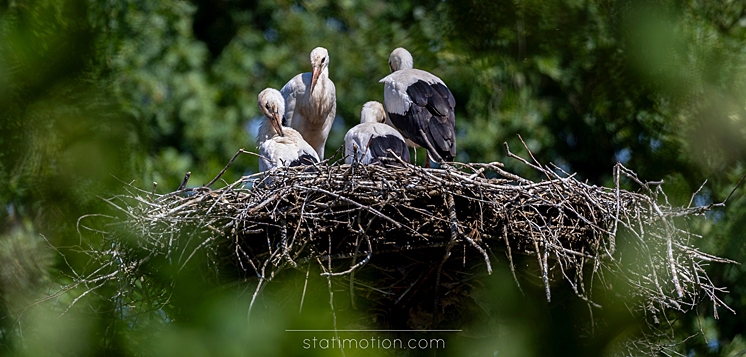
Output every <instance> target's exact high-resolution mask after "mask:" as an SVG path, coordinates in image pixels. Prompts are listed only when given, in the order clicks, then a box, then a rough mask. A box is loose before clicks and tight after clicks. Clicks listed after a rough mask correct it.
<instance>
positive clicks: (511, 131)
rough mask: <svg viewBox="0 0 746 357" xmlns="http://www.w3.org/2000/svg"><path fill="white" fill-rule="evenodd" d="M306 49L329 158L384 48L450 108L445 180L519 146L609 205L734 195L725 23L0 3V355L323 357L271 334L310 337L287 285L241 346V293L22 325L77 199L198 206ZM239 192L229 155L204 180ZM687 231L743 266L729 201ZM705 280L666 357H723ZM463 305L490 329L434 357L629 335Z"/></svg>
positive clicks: (323, 312) (527, 304) (505, 304)
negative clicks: (447, 94)
mask: <svg viewBox="0 0 746 357" xmlns="http://www.w3.org/2000/svg"><path fill="white" fill-rule="evenodd" d="M315 46H324V47H326V48H327V49H329V52H330V62H331V63H330V67H329V68H330V77H331V78H332V80H333V81H334V82H335V83H336V87H337V88H338V93H337V102H338V109H337V115H338V117H337V120H336V122H335V126H334V128H333V131H332V134H331V136H330V138H329V141H328V144H327V152H330V153H331V152H334V150H335V149H336V148H338V147H339V146H340V145H341V143H342V137H343V135H344V133H345V131H346V129H347V128H349V127H351V126H352V125H353V124H355V123H356V122H357V121H358V119H359V118H358V115H359V112H360V108H361V106H362V104H363V103H364V102H366V101H368V100H379V101H380V100H381V99H382V96H381V92H382V86H381V84H379V83H378V82H377V81H378V79H380V78H382V77H384V76H385V75H386V74H387V71H388V67H387V58H388V55H389V53H390V51H391V50H392V49H393V48H395V47H398V46H403V47H406V48H408V49H409V50H410V51H411V52H412V53H413V55H414V57H415V66H416V67H418V68H422V69H426V70H429V71H431V72H433V73H435V74H436V75H438V76H439V77H440V78H442V79H443V80H444V81H445V82H446V83H447V84H448V85H449V88H451V90H452V91H453V93H454V95H455V97H456V101H457V129H458V151H459V153H458V156H457V160H459V161H505V162H506V165H507V166H508V167H509V168H510V169H511V170H513V171H515V172H517V173H519V174H522V175H528V176H531V175H534V173H532V172H530V171H527V169H526V168H525V167H524V166H520V165H517V164H516V163H515V162H513V161H509V160H505V152H504V150H503V148H502V143H503V142H508V143H509V144H510V147H511V149H512V150H513V151H515V152H522V153H523V152H524V150H523V148H522V144H521V143H520V140H519V139H518V137H517V135H521V136H522V137H523V138H524V139H525V141H526V144H527V145H528V147H529V148H530V149H531V151H532V152H533V154H534V155H535V156H536V157H537V158H538V159H539V160H540V161H542V162H545V163H546V162H550V161H551V162H554V163H556V164H557V165H558V166H559V167H561V168H562V169H564V170H566V171H567V172H577V173H578V175H579V177H582V178H584V179H587V180H589V181H591V182H593V183H596V184H606V185H609V184H611V173H612V170H611V168H612V166H613V164H614V163H615V162H616V161H621V162H623V163H624V164H625V165H626V166H627V167H629V168H630V169H632V170H635V171H637V172H638V173H639V175H640V177H642V178H644V179H649V180H658V179H663V180H665V181H666V185H665V186H664V187H665V188H667V189H668V191H667V192H668V193H669V198H670V199H671V201H672V202H674V203H677V204H681V205H686V204H688V202H689V199H690V195H691V193H693V192H694V191H696V190H697V189H698V188H699V186H700V185H701V184H702V182H703V181H704V180H705V179H707V180H708V183H707V185H706V186H705V188H704V189H702V191H701V192H700V194H699V195H698V196H697V197H695V199H694V203H695V204H708V203H710V202H717V201H722V200H723V199H725V197H727V196H728V195H729V193H730V192H731V190H732V189H733V187H734V185H735V183H736V182H737V181H738V179H739V178H740V177H741V175H743V174H744V172H746V167H744V163H745V162H746V125H745V121H746V4H744V3H743V2H739V1H721V2H710V1H705V0H655V1H635V0H590V1H588V0H586V1H579V0H529V1H518V0H514V1H501V2H497V1H487V0H467V1H450V0H447V1H422V2H417V1H406V0H405V1H384V0H368V1H355V0H345V1H340V2H332V1H326V0H307V1H297V2H296V1H286V0H282V1H277V2H274V1H266V0H259V1H244V2H242V1H237V0H217V1H207V0H194V1H177V0H165V1H158V2H151V1H144V0H125V1H117V0H104V1H86V0H66V1H55V0H37V1H29V0H16V1H13V0H6V1H0V132H2V134H0V203H1V204H2V207H0V220H2V221H3V222H4V223H3V225H2V227H0V228H1V230H0V262H2V264H0V294H2V304H3V305H2V307H0V351H2V352H0V353H2V354H6V353H9V354H16V355H32V356H33V355H53V354H63V355H95V354H102V355H143V354H145V355H159V356H160V355H174V356H175V355H178V356H183V355H195V356H196V355H207V354H214V355H247V354H261V355H286V354H301V353H311V354H317V355H327V354H329V351H323V350H316V351H307V350H303V349H302V348H300V347H299V346H300V342H299V340H298V337H297V336H295V335H292V334H289V333H286V332H284V329H286V328H293V327H297V326H303V328H330V323H331V322H330V319H331V317H330V314H329V307H328V302H327V301H328V296H327V295H326V294H327V293H326V289H325V287H324V286H325V284H326V281H325V280H323V279H320V280H312V281H311V283H310V284H317V285H319V286H321V287H322V288H321V290H319V291H318V292H317V293H316V294H315V295H309V296H316V297H311V298H308V300H306V301H305V305H304V306H305V308H304V313H303V314H302V315H298V314H297V313H296V312H295V311H296V310H295V309H296V308H297V307H298V306H299V298H300V297H299V295H297V289H298V286H299V284H302V281H303V279H302V277H297V279H296V278H288V279H287V280H286V281H284V282H282V283H278V284H277V286H276V287H273V288H268V291H267V292H266V296H265V297H264V298H263V300H262V301H261V305H262V308H261V309H259V312H258V314H259V316H258V317H257V320H258V321H262V323H263V325H262V326H263V327H262V328H257V327H251V328H250V327H248V326H247V325H246V316H245V311H246V310H247V306H248V302H247V301H246V293H245V292H244V291H242V290H240V289H236V291H232V290H230V289H227V291H226V289H218V288H217V287H216V286H215V285H214V282H210V279H202V278H201V277H200V276H190V275H188V274H181V275H180V278H179V279H181V280H179V281H177V282H176V285H177V288H176V289H175V290H174V295H173V296H172V299H171V300H169V301H168V302H167V303H163V305H161V307H160V308H158V309H155V310H154V311H149V312H147V313H141V314H138V312H137V311H135V310H134V309H133V310H132V311H129V310H126V309H124V310H123V309H120V308H116V307H115V306H114V304H113V300H112V297H113V296H114V294H115V290H116V287H109V288H104V289H101V290H98V291H97V292H96V293H95V294H93V293H92V294H87V295H84V296H83V298H82V299H81V300H80V301H78V302H77V304H76V305H75V306H74V308H73V309H70V311H67V312H66V313H65V314H64V315H62V317H59V316H60V313H61V312H63V311H65V307H66V306H68V305H69V304H70V303H71V302H72V300H73V299H75V297H77V296H80V295H82V294H83V293H84V292H85V291H87V288H86V287H83V286H79V287H76V288H75V289H74V290H72V291H70V292H69V293H68V294H64V295H62V296H55V297H54V298H53V299H49V300H47V301H46V302H44V303H42V304H34V302H35V301H37V300H38V299H40V298H42V297H44V296H47V295H48V294H51V293H53V292H55V291H57V289H58V288H59V287H60V286H64V285H66V284H69V283H70V281H69V279H68V278H66V276H68V275H70V274H73V270H74V269H84V268H85V267H86V264H89V263H90V262H89V261H88V260H87V257H86V256H85V255H84V254H79V252H77V250H76V249H71V248H70V247H73V246H83V247H85V246H88V245H89V244H91V245H95V242H80V241H79V235H78V233H77V226H76V222H77V220H78V218H79V217H80V216H82V215H84V214H90V213H97V214H108V213H110V211H111V208H110V207H109V206H107V204H106V203H105V202H104V201H103V200H101V199H100V197H107V196H110V195H112V194H113V193H116V192H121V190H122V186H123V182H133V181H134V182H135V185H136V186H140V187H142V188H143V189H146V190H149V189H150V187H151V183H152V182H154V181H155V182H158V187H157V189H158V191H159V192H168V191H171V190H173V189H175V188H176V187H177V186H178V184H179V183H180V181H181V179H182V177H183V176H184V174H185V173H186V172H187V171H191V172H192V176H191V180H190V185H201V184H203V183H206V182H207V181H209V180H210V179H211V178H212V177H214V175H215V174H216V173H217V172H218V171H219V170H220V169H221V168H222V167H223V166H224V165H225V163H227V161H228V159H229V158H230V157H231V156H232V155H233V154H234V153H235V152H236V151H237V150H238V149H239V148H246V149H250V150H253V149H254V146H255V144H254V139H253V137H252V135H253V134H252V133H251V128H252V127H253V126H255V123H254V119H255V118H256V117H258V115H259V112H258V110H257V108H256V104H255V103H256V94H257V93H259V91H261V90H262V89H263V88H265V87H274V88H280V87H282V85H284V83H285V82H286V81H287V80H288V79H289V78H291V77H292V76H293V75H295V74H297V73H299V72H305V71H308V70H309V63H308V53H309V51H310V50H311V49H312V48H313V47H315ZM523 155H525V154H523ZM420 159H422V158H420ZM255 170H256V158H255V157H251V156H247V155H244V156H242V157H240V158H239V159H238V160H237V161H236V163H235V164H234V165H233V166H232V167H231V168H230V169H229V171H228V172H227V173H226V175H225V176H224V177H223V178H224V179H225V180H226V181H229V182H231V181H233V180H235V179H237V178H239V177H240V176H241V175H242V174H244V173H247V172H253V171H255ZM707 218H708V219H702V220H697V221H694V222H692V224H691V226H692V229H695V230H697V231H699V232H701V233H702V234H703V235H704V237H705V238H704V239H702V240H700V241H697V242H692V243H693V244H697V245H699V246H701V247H702V248H703V249H704V251H706V252H709V253H712V254H715V255H721V256H725V257H728V258H731V259H734V260H736V261H739V262H744V261H746V259H745V258H746V246H745V245H744V243H743V242H744V240H743V239H742V232H744V229H746V227H745V226H744V224H745V223H744V222H746V199H744V198H743V188H741V189H739V190H737V191H736V192H735V194H734V195H733V196H732V197H731V198H730V200H729V201H728V205H727V207H726V208H725V209H719V210H716V211H714V212H713V213H712V214H711V215H709V216H708V217H707ZM47 242H49V243H47ZM52 247H54V249H52ZM55 249H56V250H55ZM58 252H59V253H58ZM63 255H64V257H66V258H67V259H66V260H65V259H63V258H62V256H63ZM195 264H197V263H195ZM710 268H711V270H710V273H711V274H712V276H713V277H714V278H716V279H717V281H715V283H716V285H720V286H727V287H728V288H729V289H730V291H731V293H730V294H728V295H726V296H725V298H724V300H725V302H726V303H728V304H729V305H730V306H731V307H732V308H734V309H735V310H736V312H737V313H739V314H736V315H734V314H731V313H729V312H727V311H725V310H724V309H722V308H720V309H718V312H719V316H720V319H719V320H714V319H713V318H712V316H713V311H712V307H711V306H702V307H701V308H700V309H699V310H698V311H697V313H696V314H695V313H691V314H688V315H686V316H675V317H676V318H677V319H678V321H677V323H676V324H675V328H676V330H677V331H676V332H677V336H679V337H682V336H688V335H690V334H694V333H697V332H698V331H700V329H702V331H704V334H705V336H706V337H707V341H705V339H703V338H702V337H695V338H692V339H689V340H687V341H686V342H685V343H684V344H683V345H680V346H678V347H676V348H677V349H678V350H680V351H681V352H683V353H685V354H687V355H698V356H720V355H722V356H730V355H738V354H742V353H743V352H744V349H746V347H745V346H746V342H744V337H745V336H744V329H745V328H746V324H745V323H744V320H743V318H741V317H740V314H741V313H742V312H743V311H744V308H746V271H745V270H744V269H746V268H744V266H742V265H741V266H739V265H727V266H723V265H714V266H711V267H710ZM158 274H161V275H160V276H159V275H158ZM311 275H314V274H311ZM171 276H172V274H170V273H163V272H159V271H154V272H153V274H152V277H153V281H142V282H139V283H138V284H143V285H148V284H152V287H151V289H152V290H158V289H159V287H160V286H164V285H168V278H169V277H171ZM484 285H485V287H483V288H480V289H476V291H475V292H474V296H473V297H474V299H476V300H478V301H479V304H481V305H480V306H482V307H483V310H484V311H486V312H487V313H488V315H490V316H491V317H492V319H491V320H490V321H489V322H485V324H486V325H484V326H486V327H484V326H483V328H484V329H486V330H487V331H490V332H489V333H487V336H491V337H488V338H484V337H483V338H481V339H475V340H474V341H476V342H474V343H472V342H470V341H472V340H470V339H469V338H465V339H461V340H459V339H456V338H454V339H453V340H452V341H451V340H449V343H450V342H452V345H450V346H455V347H453V348H449V349H447V350H446V351H445V352H443V353H444V354H447V355H460V354H462V352H463V353H466V352H468V353H473V354H493V353H494V354H497V353H498V352H499V353H500V355H568V354H570V355H599V354H602V353H608V352H609V351H611V348H612V347H610V346H612V345H613V343H614V342H615V341H618V340H619V339H621V338H623V337H624V336H626V334H628V333H629V331H630V330H634V328H633V327H634V326H635V322H633V321H627V320H625V318H623V317H620V316H621V315H623V314H621V313H620V311H622V312H623V311H624V307H621V306H615V305H614V301H613V300H609V301H604V304H605V306H606V308H605V309H604V310H601V311H594V314H596V315H601V316H602V317H603V318H605V319H606V321H608V322H607V324H608V326H606V328H605V329H601V330H600V331H601V332H599V333H598V335H596V336H595V337H588V338H586V339H583V338H581V335H584V334H587V332H586V331H584V330H582V329H579V328H578V326H579V325H583V323H582V322H583V321H587V320H588V313H587V310H585V304H584V303H582V302H579V301H575V300H573V298H572V297H567V298H566V299H559V300H558V301H559V302H554V303H552V304H550V305H547V304H546V302H545V301H544V300H543V296H542V293H541V291H540V290H541V289H538V290H539V291H537V292H533V291H532V289H533V288H532V287H529V288H526V289H525V290H526V292H525V293H526V295H525V296H523V295H520V292H518V291H517V290H515V286H514V283H513V281H512V278H511V277H510V275H509V274H507V273H506V272H504V271H497V272H496V273H495V275H494V276H492V277H491V278H490V279H488V280H486V282H485V283H484ZM272 289H276V290H275V291H274V292H273V290H272ZM145 290H147V289H145ZM342 290H344V289H342ZM293 292H294V293H293ZM294 294H295V295H294ZM480 294H481V295H480ZM148 298H149V297H147V296H143V297H142V299H143V301H145V300H147V299H148ZM340 299H342V298H340ZM599 299H601V300H603V299H604V298H602V297H599ZM151 304H152V305H151V306H157V305H158V304H157V303H153V302H151ZM344 311H345V314H351V315H350V318H349V321H352V320H354V318H355V313H351V312H349V311H351V310H350V309H349V307H346V308H345V310H344ZM537 341H541V344H539V343H537ZM380 352H381V351H365V352H364V353H371V354H378V353H380Z"/></svg>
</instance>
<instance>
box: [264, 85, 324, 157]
mask: <svg viewBox="0 0 746 357" xmlns="http://www.w3.org/2000/svg"><path fill="white" fill-rule="evenodd" d="M258 104H259V109H260V110H261V111H262V113H264V121H262V123H261V124H260V125H259V135H258V136H257V138H256V141H257V144H258V145H259V155H261V157H260V158H259V171H267V170H269V169H271V168H273V167H279V166H298V165H311V164H313V163H314V162H319V156H318V155H317V154H316V151H315V150H314V149H313V148H312V147H311V145H309V144H308V143H307V142H306V141H305V140H303V137H302V136H301V135H300V134H299V133H298V132H297V131H295V130H294V129H292V128H288V127H283V126H282V115H283V114H282V113H284V112H285V100H284V99H283V98H282V94H281V93H280V92H279V91H278V90H277V89H273V88H267V89H265V90H263V91H262V92H261V93H259V96H258Z"/></svg>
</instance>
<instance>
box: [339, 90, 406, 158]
mask: <svg viewBox="0 0 746 357" xmlns="http://www.w3.org/2000/svg"><path fill="white" fill-rule="evenodd" d="M385 120H386V113H385V112H384V109H383V105H382V104H381V103H379V102H374V101H371V102H367V103H365V104H364V105H363V110H362V111H361V112H360V124H358V125H356V126H354V127H352V129H350V130H349V131H347V134H345V162H346V163H348V164H351V163H352V162H353V160H357V161H358V162H360V163H362V164H372V163H398V161H397V160H396V159H394V158H393V157H392V155H391V153H389V151H388V150H389V149H390V150H391V151H392V152H393V154H395V155H397V156H399V157H400V158H401V159H402V160H404V161H406V162H409V149H408V148H407V144H406V143H405V142H404V138H403V137H402V136H401V134H399V132H398V131H397V130H396V129H394V128H393V127H391V126H389V125H386V124H384V123H383V122H384V121H385ZM387 158H388V159H387Z"/></svg>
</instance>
